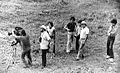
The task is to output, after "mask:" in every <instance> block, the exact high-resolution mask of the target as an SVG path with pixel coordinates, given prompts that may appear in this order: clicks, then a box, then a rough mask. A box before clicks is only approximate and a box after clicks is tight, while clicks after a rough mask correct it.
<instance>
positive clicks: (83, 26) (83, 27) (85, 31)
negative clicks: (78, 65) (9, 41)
mask: <svg viewBox="0 0 120 73" xmlns="http://www.w3.org/2000/svg"><path fill="white" fill-rule="evenodd" d="M79 33H80V39H79V43H80V46H79V50H78V54H77V58H76V60H79V56H81V59H83V58H84V55H83V47H84V45H85V43H86V41H87V39H88V34H89V28H88V27H87V25H86V22H85V21H82V22H81V30H80V31H79Z"/></svg>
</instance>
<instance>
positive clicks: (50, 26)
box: [47, 22, 55, 54]
mask: <svg viewBox="0 0 120 73" xmlns="http://www.w3.org/2000/svg"><path fill="white" fill-rule="evenodd" d="M47 31H48V33H49V35H50V38H51V40H52V41H51V42H50V43H53V53H54V54H55V27H54V25H53V22H48V26H47ZM49 48H50V44H49ZM48 51H49V49H48Z"/></svg>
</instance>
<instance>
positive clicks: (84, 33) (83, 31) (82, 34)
mask: <svg viewBox="0 0 120 73" xmlns="http://www.w3.org/2000/svg"><path fill="white" fill-rule="evenodd" d="M87 34H89V28H88V27H85V28H82V29H81V32H80V39H81V38H86V37H87Z"/></svg>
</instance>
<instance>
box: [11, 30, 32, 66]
mask: <svg viewBox="0 0 120 73" xmlns="http://www.w3.org/2000/svg"><path fill="white" fill-rule="evenodd" d="M14 34H15V35H16V36H17V37H15V40H16V41H14V42H13V43H12V45H11V46H14V45H17V44H18V43H19V44H20V46H21V48H22V50H23V52H22V55H21V58H22V61H23V63H24V64H25V68H28V67H30V66H32V58H31V45H30V39H29V35H27V34H26V32H25V30H24V29H22V30H21V32H18V31H17V30H15V31H14ZM25 56H27V58H28V62H27V61H26V60H25Z"/></svg>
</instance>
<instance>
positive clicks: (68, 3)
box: [0, 0, 120, 73]
mask: <svg viewBox="0 0 120 73" xmlns="http://www.w3.org/2000/svg"><path fill="white" fill-rule="evenodd" d="M70 16H75V17H76V21H78V20H79V19H84V18H85V19H86V21H87V23H88V27H89V28H90V35H89V40H88V43H87V44H86V45H85V48H84V49H85V51H84V55H85V59H84V60H80V61H78V62H77V61H74V59H75V57H76V53H75V52H73V53H71V54H70V55H68V54H66V53H65V48H66V42H67V41H66V40H67V33H66V31H65V30H64V29H63V27H64V25H65V24H67V23H68V22H69V18H70ZM114 17H116V18H118V20H119V18H120V17H119V13H118V9H117V8H116V5H115V4H113V2H112V3H111V2H107V1H106V0H105V1H104V0H64V1H62V0H51V1H47V0H46V1H44V0H42V2H33V1H29V2H27V1H23V0H2V1H0V40H1V42H0V54H1V55H0V58H1V60H0V71H1V72H0V73H5V72H7V73H119V71H118V70H119V54H118V52H117V51H118V50H119V49H118V48H119V40H118V39H119V35H118V36H117V41H116V42H115V47H114V48H115V50H114V51H115V63H113V64H111V63H110V62H109V61H108V60H106V59H105V56H106V40H107V35H106V32H107V30H108V26H109V21H110V20H111V19H112V18H114ZM47 21H53V22H54V24H55V27H56V29H57V32H56V41H57V42H56V53H57V55H56V56H55V57H53V55H52V54H51V53H50V54H48V55H47V68H45V69H43V70H42V69H40V67H41V52H40V53H39V54H37V55H35V54H34V53H32V58H33V63H34V66H33V67H32V68H30V69H24V68H23V64H22V62H21V59H20V54H21V52H22V51H21V49H20V47H19V45H17V46H15V47H17V55H16V57H15V56H13V57H12V54H13V50H12V49H13V48H14V47H11V46H10V44H11V42H12V40H13V38H11V37H9V36H7V32H9V31H11V29H12V28H14V27H15V26H21V27H23V28H24V29H25V30H26V31H27V33H28V34H29V35H30V39H31V40H30V41H31V44H32V50H34V49H39V42H38V38H39V35H40V28H39V27H40V26H41V25H42V24H46V23H47ZM51 49H52V48H51ZM13 58H14V59H15V60H14V61H16V63H15V64H11V63H12V61H13ZM8 66H9V68H8ZM7 68H8V69H7Z"/></svg>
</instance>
